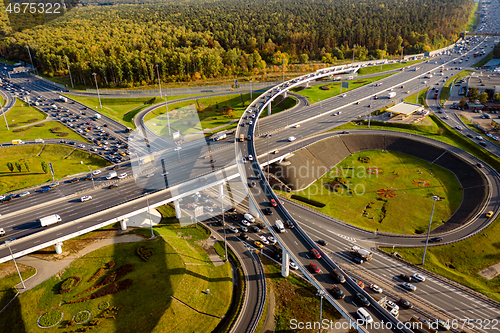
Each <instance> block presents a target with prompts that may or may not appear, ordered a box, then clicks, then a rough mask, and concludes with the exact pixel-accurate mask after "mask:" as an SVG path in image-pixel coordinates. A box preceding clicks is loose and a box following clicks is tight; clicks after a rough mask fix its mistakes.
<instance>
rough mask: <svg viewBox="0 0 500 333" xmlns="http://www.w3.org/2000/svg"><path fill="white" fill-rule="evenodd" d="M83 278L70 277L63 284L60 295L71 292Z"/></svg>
mask: <svg viewBox="0 0 500 333" xmlns="http://www.w3.org/2000/svg"><path fill="white" fill-rule="evenodd" d="M80 280H81V278H80V277H78V276H70V277H69V278H67V279H66V280H64V282H63V283H62V284H61V288H60V289H59V294H65V293H68V292H70V291H71V289H73V288H74V287H76V285H77V284H78V283H79V282H80Z"/></svg>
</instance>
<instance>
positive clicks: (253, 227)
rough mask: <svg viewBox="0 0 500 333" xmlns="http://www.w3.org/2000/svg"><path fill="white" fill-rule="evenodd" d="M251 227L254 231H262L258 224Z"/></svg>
mask: <svg viewBox="0 0 500 333" xmlns="http://www.w3.org/2000/svg"><path fill="white" fill-rule="evenodd" d="M250 229H251V230H252V231H254V232H259V231H260V229H259V227H257V226H256V225H253V226H251V227H250Z"/></svg>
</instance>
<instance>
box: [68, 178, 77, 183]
mask: <svg viewBox="0 0 500 333" xmlns="http://www.w3.org/2000/svg"><path fill="white" fill-rule="evenodd" d="M79 181H80V178H73V179H71V180H68V183H76V182H79Z"/></svg>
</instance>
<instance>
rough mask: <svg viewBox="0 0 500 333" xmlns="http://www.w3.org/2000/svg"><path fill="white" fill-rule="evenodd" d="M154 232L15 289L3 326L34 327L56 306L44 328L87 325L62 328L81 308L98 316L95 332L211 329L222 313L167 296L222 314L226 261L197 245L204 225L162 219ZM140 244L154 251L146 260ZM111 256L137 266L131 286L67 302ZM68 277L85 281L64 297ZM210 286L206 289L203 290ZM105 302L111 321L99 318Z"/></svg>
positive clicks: (227, 287)
mask: <svg viewBox="0 0 500 333" xmlns="http://www.w3.org/2000/svg"><path fill="white" fill-rule="evenodd" d="M177 224H178V223H177ZM141 230H142V229H141ZM155 231H156V233H157V234H158V235H159V236H160V237H158V238H157V239H156V240H154V241H143V242H137V243H122V244H115V245H110V246H106V247H103V248H100V249H98V250H96V251H94V252H91V253H89V254H88V255H86V256H84V257H82V258H79V259H77V260H75V261H74V262H72V264H71V265H70V266H69V267H68V268H67V269H65V270H64V271H62V272H61V273H60V277H59V276H57V275H56V276H54V277H52V278H50V279H49V280H47V281H45V282H44V283H42V284H40V285H39V286H37V287H35V288H34V289H32V290H30V291H28V292H26V293H24V294H22V295H20V297H19V299H18V301H17V302H16V304H12V305H11V306H9V308H7V310H6V313H4V315H3V316H1V317H0V327H9V330H10V331H11V332H21V331H26V332H33V331H39V330H40V329H38V328H37V324H36V320H37V319H38V317H39V316H40V315H41V314H43V313H45V312H47V311H49V310H59V311H62V312H64V319H63V321H62V324H60V325H57V326H55V327H53V328H48V329H45V330H44V331H46V332H60V331H63V332H65V331H68V330H76V329H80V328H83V327H85V326H86V325H76V324H75V325H72V326H70V327H69V328H67V329H66V330H65V329H64V328H65V325H66V323H67V321H68V320H69V319H70V318H71V317H72V316H74V315H75V314H76V313H78V312H79V311H82V310H88V311H90V312H91V313H92V319H100V323H99V324H98V326H97V330H96V331H99V332H212V331H213V330H214V329H215V327H216V326H217V324H218V323H219V322H220V319H218V318H214V317H211V316H207V315H204V314H200V313H197V312H195V311H193V310H192V309H190V308H189V307H187V306H186V305H184V304H182V303H180V302H179V301H177V300H174V299H172V298H171V296H174V297H176V298H177V299H179V300H181V301H182V302H184V303H186V304H188V305H189V306H191V307H193V308H194V309H197V310H199V311H202V312H205V313H208V314H211V315H214V316H217V317H219V318H220V317H222V316H223V315H224V314H225V313H226V312H227V310H228V306H229V302H230V300H231V294H232V290H233V288H232V276H231V268H230V265H229V263H226V264H224V265H222V266H217V267H215V266H214V265H213V264H212V262H211V261H210V259H209V258H208V255H207V254H206V252H205V251H204V250H203V248H202V247H201V246H200V245H199V244H200V242H201V241H202V240H203V239H205V238H207V234H206V232H205V231H204V229H203V228H201V227H199V228H197V229H196V228H194V227H187V228H180V227H178V226H177V227H175V226H172V225H170V223H169V222H168V221H166V220H163V222H162V224H160V225H159V226H156V227H155ZM145 232H146V233H149V230H145ZM142 245H144V246H146V247H148V248H150V249H152V250H153V255H152V256H151V257H149V259H148V261H144V260H142V259H141V258H140V257H139V256H138V255H137V253H136V251H137V249H138V248H139V247H140V246H142ZM111 260H114V261H115V263H116V265H115V268H117V267H119V266H121V265H124V264H132V265H133V266H134V269H133V271H132V272H130V273H128V274H127V275H125V276H124V277H123V278H122V280H123V279H132V280H133V285H132V286H131V287H130V288H129V289H127V290H126V291H119V292H117V293H115V294H112V295H107V296H104V297H100V298H97V299H93V300H89V301H86V302H82V303H74V304H67V303H66V302H67V301H71V300H74V299H76V298H75V297H74V296H75V295H76V294H78V293H80V292H82V291H84V290H86V289H87V288H89V287H90V286H92V283H89V282H88V280H89V279H90V278H91V277H92V276H93V275H94V274H95V273H96V272H97V271H98V269H99V268H100V267H103V266H104V264H105V263H107V262H109V261H111ZM69 276H78V277H81V279H82V280H81V281H80V283H79V284H78V285H77V286H76V287H75V288H74V289H73V290H71V291H70V292H69V293H66V294H62V295H61V294H59V293H58V290H59V287H60V285H61V283H62V281H64V280H65V279H66V278H68V277H69ZM207 289H210V294H209V295H207V294H206V293H205V291H206V290H207ZM103 301H107V302H109V304H110V305H111V306H116V307H118V311H115V313H116V315H115V316H116V319H112V318H108V319H105V318H100V315H101V314H102V313H103V311H102V310H99V309H98V305H99V303H101V302H103Z"/></svg>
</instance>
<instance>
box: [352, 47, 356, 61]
mask: <svg viewBox="0 0 500 333" xmlns="http://www.w3.org/2000/svg"><path fill="white" fill-rule="evenodd" d="M355 51H356V45H353V46H352V64H353V65H354V53H355Z"/></svg>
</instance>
